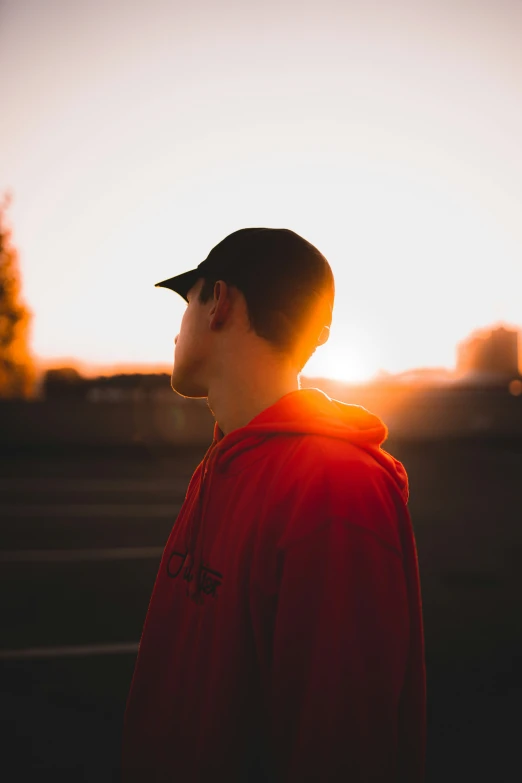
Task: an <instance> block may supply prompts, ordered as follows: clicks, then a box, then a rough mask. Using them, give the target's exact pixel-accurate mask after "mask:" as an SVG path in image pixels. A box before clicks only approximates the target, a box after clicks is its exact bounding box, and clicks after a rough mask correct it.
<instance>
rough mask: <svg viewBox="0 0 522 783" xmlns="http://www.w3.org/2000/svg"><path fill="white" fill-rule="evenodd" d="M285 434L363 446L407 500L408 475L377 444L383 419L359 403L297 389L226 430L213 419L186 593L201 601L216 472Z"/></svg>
mask: <svg viewBox="0 0 522 783" xmlns="http://www.w3.org/2000/svg"><path fill="white" fill-rule="evenodd" d="M284 435H321V436H323V437H325V436H326V437H330V438H337V439H341V440H345V441H348V442H350V443H352V444H354V445H356V446H358V447H359V448H362V449H364V450H365V451H366V452H368V453H369V454H371V456H372V457H373V458H374V459H375V460H376V461H377V462H378V463H379V464H380V465H381V466H382V467H383V468H384V469H385V470H386V471H387V472H388V473H389V474H390V476H391V477H392V478H393V479H394V481H395V483H396V485H397V487H398V489H399V491H400V493H401V495H402V497H403V499H404V502H405V503H406V502H407V501H408V494H409V492H408V478H407V474H406V471H405V469H404V467H403V465H402V464H401V463H400V462H399V461H398V460H397V459H395V457H393V456H392V455H391V454H388V452H386V451H384V450H383V449H382V448H381V444H382V443H383V442H384V441H385V440H386V438H387V436H388V429H387V427H386V425H385V424H384V423H383V422H382V421H381V419H380V418H379V417H378V416H376V415H375V414H373V413H370V411H368V410H366V408H363V407H362V406H361V405H353V404H347V403H344V402H340V401H339V400H334V399H332V398H331V397H329V396H328V395H327V394H325V392H323V391H321V390H320V389H298V390H296V391H292V392H290V393H289V394H285V395H284V396H283V397H281V398H280V399H279V400H278V401H277V402H276V403H274V405H271V406H270V407H269V408H265V410H264V411H262V412H261V413H260V414H258V415H257V416H256V417H255V418H253V419H252V420H251V421H250V422H249V423H248V424H247V425H245V426H244V427H239V428H238V429H235V430H233V431H232V432H230V433H228V434H227V435H224V434H223V432H222V430H221V429H220V428H219V424H218V423H217V422H216V423H215V425H214V439H213V441H212V444H211V446H210V448H209V449H208V451H207V453H206V454H205V457H204V459H203V461H202V463H201V471H200V477H199V487H198V494H199V497H198V504H197V509H198V510H197V513H196V516H195V519H194V522H193V525H192V528H191V533H190V542H189V553H188V556H189V558H190V562H191V564H192V562H193V563H194V572H193V573H194V579H193V580H192V582H191V588H190V593H189V594H190V596H191V597H192V598H193V600H195V601H196V603H201V601H200V600H199V598H200V596H199V582H200V579H199V577H200V573H199V572H200V567H201V556H202V546H203V532H204V531H203V529H202V528H203V525H204V520H205V507H206V505H207V504H206V502H205V501H206V500H207V499H208V496H209V489H210V484H211V483H212V478H213V475H214V473H223V472H227V470H229V469H230V468H231V466H232V464H233V462H234V460H235V459H236V458H237V457H238V456H239V455H240V454H243V453H244V452H246V451H249V450H251V449H254V448H255V447H256V446H259V445H260V444H261V443H263V442H264V441H265V440H267V439H268V438H274V437H279V436H284Z"/></svg>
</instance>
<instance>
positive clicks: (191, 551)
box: [123, 228, 425, 783]
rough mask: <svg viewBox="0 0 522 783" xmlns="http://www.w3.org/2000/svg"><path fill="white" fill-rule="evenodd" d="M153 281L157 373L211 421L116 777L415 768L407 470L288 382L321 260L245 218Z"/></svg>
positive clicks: (414, 603) (328, 286) (402, 775)
mask: <svg viewBox="0 0 522 783" xmlns="http://www.w3.org/2000/svg"><path fill="white" fill-rule="evenodd" d="M158 285H159V286H163V287H166V288H170V289H172V290H173V291H176V292H177V293H178V294H180V295H181V296H182V297H183V298H184V299H185V300H186V301H187V302H188V306H187V309H186V311H185V313H184V316H183V319H182V322H181V328H180V332H179V334H178V336H177V337H176V339H175V358H174V368H173V372H172V388H173V389H174V391H176V392H177V393H178V394H180V395H182V396H184V397H206V398H207V399H208V405H209V408H210V409H211V411H212V413H213V415H214V417H215V420H216V421H215V425H214V439H213V441H212V444H211V446H210V448H209V449H208V451H207V453H206V455H205V457H204V459H203V460H202V462H201V464H200V465H199V466H198V467H197V468H196V471H195V472H194V475H193V477H192V479H191V481H190V484H189V487H188V490H187V494H186V497H185V501H184V503H183V506H182V508H181V511H180V513H179V515H178V518H177V520H176V523H175V525H174V528H173V530H172V533H171V535H170V537H169V540H168V542H167V545H166V547H165V551H164V554H163V558H162V561H161V564H160V568H159V572H158V576H157V579H156V584H155V587H154V591H153V594H152V598H151V601H150V606H149V610H148V613H147V618H146V620H145V625H144V629H143V634H142V638H141V643H140V650H139V655H138V660H137V663H136V668H135V672H134V678H133V682H132V686H131V690H130V693H129V698H128V703H127V711H126V717H125V729H124V744H123V770H124V772H123V780H124V782H125V783H130V782H131V781H147V782H149V781H183V783H195V782H196V781H198V782H199V781H210V780H226V781H227V783H236V782H237V783H240V782H241V783H250V782H251V781H253V782H254V783H261V782H263V783H264V782H266V783H268V782H270V783H302V781H339V783H340V782H341V781H343V783H356V782H357V783H361V782H362V781H373V782H376V781H378V782H379V783H384V781H386V783H390V782H391V781H394V782H396V783H413V782H414V783H418V782H419V781H421V780H423V769H424V756H425V663H424V636H423V622H422V609H421V593H420V583H419V572H418V561H417V551H416V545H415V539H414V534H413V530H412V525H411V520H410V517H409V513H408V510H407V505H406V504H407V499H408V481H407V475H406V472H405V470H404V467H403V466H402V464H401V463H400V462H398V461H397V460H396V459H395V458H394V457H392V456H391V455H390V454H388V453H387V452H386V451H384V450H383V449H382V448H381V443H382V442H383V441H384V440H385V438H386V435H387V430H386V427H385V425H384V424H383V423H382V422H381V421H380V419H378V418H377V417H376V416H374V415H373V414H371V413H369V412H368V411H367V410H365V409H364V408H362V407H360V406H358V405H346V404H344V403H342V402H339V401H336V400H332V399H330V397H328V396H327V395H326V394H324V393H323V392H322V391H320V390H318V389H301V388H300V386H299V380H298V379H299V373H300V371H301V369H302V367H303V366H304V364H305V363H306V361H307V360H308V358H309V357H310V355H311V354H312V353H313V352H314V350H315V348H316V347H317V346H318V345H319V344H322V343H324V342H325V341H326V339H327V338H328V334H329V328H330V324H331V318H332V308H333V302H334V280H333V275H332V271H331V269H330V266H329V264H328V262H327V261H326V259H325V258H324V256H323V255H322V254H321V253H320V252H319V251H318V250H317V249H316V248H315V247H314V246H313V245H311V244H310V243H309V242H307V241H306V240H305V239H303V238H302V237H300V236H298V235H297V234H295V233H294V232H292V231H288V230H286V229H268V228H249V229H242V230H241V231H237V232H235V233H233V234H231V235H229V236H228V237H226V238H225V239H224V240H223V241H222V242H220V243H219V244H218V245H217V246H216V247H215V248H214V249H213V250H212V251H211V252H210V254H209V256H208V257H207V259H206V260H205V261H203V262H202V263H201V264H199V266H198V267H197V268H196V269H193V270H191V271H189V272H186V273H184V274H181V275H177V276H176V277H173V278H171V279H169V280H165V281H163V282H161V283H158Z"/></svg>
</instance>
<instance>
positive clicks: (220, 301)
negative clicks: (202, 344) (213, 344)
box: [209, 280, 232, 330]
mask: <svg viewBox="0 0 522 783" xmlns="http://www.w3.org/2000/svg"><path fill="white" fill-rule="evenodd" d="M231 308H232V297H231V290H230V286H229V285H228V284H227V283H225V282H224V281H223V280H217V281H216V282H215V283H214V303H213V305H212V307H211V308H210V312H209V316H210V328H211V329H213V330H215V329H219V328H220V327H221V326H222V325H223V324H224V323H225V321H226V320H227V318H228V316H229V314H230V310H231Z"/></svg>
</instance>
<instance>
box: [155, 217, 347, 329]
mask: <svg viewBox="0 0 522 783" xmlns="http://www.w3.org/2000/svg"><path fill="white" fill-rule="evenodd" d="M212 277H213V278H214V279H215V280H224V281H225V282H226V283H229V284H231V285H235V286H236V287H237V288H239V289H240V290H241V291H242V292H243V293H244V294H245V296H247V298H248V297H250V298H252V297H254V296H259V295H260V294H262V295H263V297H264V299H265V301H266V302H267V306H268V307H272V308H273V309H282V310H284V309H286V307H285V303H288V302H289V301H291V300H292V299H293V298H294V296H293V295H295V294H296V292H299V291H300V292H304V293H310V294H312V293H315V294H317V295H319V296H321V297H322V298H324V299H325V300H326V303H327V305H328V306H329V311H330V313H329V314H330V318H329V319H328V320H329V321H331V312H332V309H333V300H334V292H335V288H334V279H333V274H332V270H331V268H330V265H329V263H328V261H327V260H326V258H325V257H324V256H323V254H322V253H320V252H319V250H318V249H317V248H316V247H314V245H312V244H311V243H310V242H308V241H307V240H306V239H304V238H303V237H301V236H299V234H296V233H295V232H294V231H290V229H287V228H242V229H240V230H239V231H235V232H234V233H233V234H229V235H228V236H227V237H225V239H223V240H222V241H221V242H219V244H217V245H216V246H215V247H214V248H212V250H211V251H210V253H209V254H208V256H207V257H206V258H205V260H204V261H202V262H201V263H200V264H198V266H197V267H196V268H195V269H191V270H189V271H188V272H183V273H182V274H180V275H175V276H174V277H169V278H168V279H167V280H162V281H161V282H160V283H156V287H157V288H170V289H171V290H172V291H175V292H176V293H177V294H179V295H180V296H182V297H183V299H185V301H188V300H187V293H188V292H189V291H190V289H191V288H192V286H193V285H194V284H195V283H196V282H197V281H198V279H199V278H212Z"/></svg>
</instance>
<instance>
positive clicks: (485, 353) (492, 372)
mask: <svg viewBox="0 0 522 783" xmlns="http://www.w3.org/2000/svg"><path fill="white" fill-rule="evenodd" d="M518 341H519V334H518V331H515V330H512V329H506V328H504V327H503V326H500V327H498V328H497V329H491V330H483V331H479V332H474V333H473V334H472V335H471V336H470V337H469V338H468V339H467V340H464V341H463V342H461V343H459V345H458V347H457V372H458V374H459V375H460V376H468V375H480V376H484V377H490V378H491V379H492V380H493V379H496V378H498V379H499V380H503V379H509V378H516V377H517V376H518V375H519V358H518V357H519V346H518Z"/></svg>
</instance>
